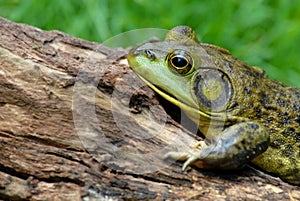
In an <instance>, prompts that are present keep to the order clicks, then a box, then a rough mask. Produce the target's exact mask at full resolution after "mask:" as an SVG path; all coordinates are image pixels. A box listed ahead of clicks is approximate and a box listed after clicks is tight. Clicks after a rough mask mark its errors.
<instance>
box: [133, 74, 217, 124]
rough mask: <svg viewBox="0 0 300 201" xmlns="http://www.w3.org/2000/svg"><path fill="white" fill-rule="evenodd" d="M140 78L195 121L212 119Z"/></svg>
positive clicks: (209, 115)
mask: <svg viewBox="0 0 300 201" xmlns="http://www.w3.org/2000/svg"><path fill="white" fill-rule="evenodd" d="M138 76H139V77H140V78H141V80H142V81H144V82H145V83H146V84H147V85H148V86H149V87H150V88H151V89H153V90H154V91H155V92H156V93H158V94H159V95H160V96H162V97H163V98H164V99H166V100H168V101H169V102H171V103H173V104H174V105H176V106H178V107H179V108H181V109H183V110H184V111H185V112H186V113H188V114H189V115H191V116H192V117H194V118H193V119H198V120H199V118H200V117H202V118H203V117H204V118H207V119H208V120H210V119H212V115H211V114H208V113H205V112H203V111H201V110H199V108H195V107H193V106H190V105H188V104H186V103H184V102H182V101H180V100H178V99H177V98H176V97H175V96H173V95H172V94H170V93H168V92H166V91H165V90H164V89H162V88H161V87H159V86H157V85H154V84H152V83H151V82H150V81H148V80H147V79H146V78H144V77H142V76H140V75H138Z"/></svg>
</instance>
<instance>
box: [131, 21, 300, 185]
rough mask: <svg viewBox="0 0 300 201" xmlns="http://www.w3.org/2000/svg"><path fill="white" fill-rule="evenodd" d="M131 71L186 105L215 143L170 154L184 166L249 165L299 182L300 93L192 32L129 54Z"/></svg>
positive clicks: (181, 31)
mask: <svg viewBox="0 0 300 201" xmlns="http://www.w3.org/2000/svg"><path fill="white" fill-rule="evenodd" d="M128 61H129V63H130V65H131V67H132V68H133V70H134V71H135V72H136V73H137V74H138V75H139V76H140V77H141V78H142V79H143V80H144V81H145V82H146V83H147V84H148V85H149V86H150V87H151V88H152V89H154V90H155V91H156V92H157V93H159V94H160V95H161V96H162V97H164V98H166V99H167V100H169V101H170V102H172V103H173V104H175V105H177V106H179V107H180V108H182V109H183V110H184V111H185V112H186V113H187V115H188V116H189V117H190V118H191V119H192V120H193V121H194V122H196V123H198V125H199V129H200V131H201V132H202V133H203V134H204V135H205V136H206V138H207V139H208V140H209V141H210V142H211V143H210V144H209V145H208V146H205V147H203V148H202V149H201V150H198V151H197V152H195V151H192V150H191V151H188V152H170V153H168V154H167V157H169V158H174V159H179V160H184V161H185V164H184V168H186V167H187V166H188V165H195V166H198V167H200V168H217V169H234V168H239V167H242V166H243V165H245V164H246V163H247V162H249V161H251V162H252V163H254V164H255V165H257V166H259V167H261V168H262V169H264V170H265V171H267V172H270V173H273V174H275V175H278V176H279V177H281V178H282V179H283V180H285V181H288V182H290V183H293V184H297V185H299V184H300V90H299V89H296V88H293V87H288V86H285V85H283V84H281V83H279V82H277V81H273V80H270V79H268V77H267V76H266V74H265V72H264V71H263V70H261V69H260V68H257V67H252V66H249V65H248V64H247V63H245V62H243V61H240V60H238V59H237V58H235V57H233V56H232V55H231V54H230V53H229V52H228V51H227V50H225V49H223V48H220V47H217V46H214V45H209V44H204V43H199V42H198V39H197V36H196V34H195V33H194V31H193V30H192V29H191V28H190V27H186V26H179V27H175V28H173V29H172V30H170V31H169V32H168V34H167V36H166V39H165V41H163V42H153V43H145V44H142V45H140V46H138V47H137V48H135V49H133V50H132V51H131V52H130V53H129V55H128Z"/></svg>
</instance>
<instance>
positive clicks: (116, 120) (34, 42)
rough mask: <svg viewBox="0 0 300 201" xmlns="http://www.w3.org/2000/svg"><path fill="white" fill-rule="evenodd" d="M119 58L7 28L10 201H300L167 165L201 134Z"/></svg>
mask: <svg viewBox="0 0 300 201" xmlns="http://www.w3.org/2000/svg"><path fill="white" fill-rule="evenodd" d="M126 54H127V50H124V49H121V48H118V49H110V48H108V47H105V46H104V45H102V44H98V43H93V42H88V41H84V40H81V39H77V38H74V37H71V36H68V35H66V34H64V33H62V32H59V31H42V30H40V29H37V28H34V27H31V26H28V25H24V24H17V23H13V22H10V21H8V20H6V19H3V18H0V198H1V199H2V200H72V201H74V200H299V199H300V188H299V187H297V186H293V185H290V184H287V183H285V182H283V181H281V180H280V179H278V178H276V177H273V176H270V175H268V174H266V173H264V172H262V171H260V170H257V169H255V168H253V167H250V166H247V167H245V168H244V169H242V170H238V171H227V172H222V171H204V170H199V169H195V168H190V167H189V168H188V170H187V171H185V172H182V171H181V166H182V163H179V162H175V163H172V162H170V161H165V160H163V159H162V157H161V156H162V155H163V154H164V153H166V152H167V151H168V150H174V149H181V148H185V145H191V144H192V142H193V141H194V139H195V138H199V137H198V136H195V134H193V133H195V130H196V128H195V126H194V125H193V124H192V123H190V122H189V121H188V120H186V118H185V116H184V114H181V112H180V110H179V109H178V108H176V107H175V106H172V105H171V104H169V103H167V102H166V101H164V100H163V99H162V98H160V97H159V96H158V95H156V94H155V93H154V92H153V91H152V90H150V89H149V88H148V87H147V86H145V84H143V83H142V82H141V81H140V80H139V79H138V78H137V77H136V76H135V74H134V73H133V72H132V70H131V69H130V67H129V66H128V64H127V60H126Z"/></svg>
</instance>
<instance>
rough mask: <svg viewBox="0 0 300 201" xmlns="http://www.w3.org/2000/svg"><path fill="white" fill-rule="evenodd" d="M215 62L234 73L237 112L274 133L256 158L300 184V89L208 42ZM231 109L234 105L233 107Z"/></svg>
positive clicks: (254, 161) (257, 162)
mask: <svg viewBox="0 0 300 201" xmlns="http://www.w3.org/2000/svg"><path fill="white" fill-rule="evenodd" d="M204 48H205V49H206V50H207V52H208V53H209V54H210V55H214V58H216V60H215V63H216V64H217V65H219V66H223V70H224V71H226V74H227V75H229V77H231V81H232V83H233V86H234V87H235V89H234V91H235V93H236V94H238V95H237V97H236V99H235V101H236V103H234V104H233V105H234V109H233V111H229V112H230V113H231V114H233V115H234V116H238V117H242V119H244V118H246V119H248V120H251V121H256V122H258V123H260V124H262V125H264V126H265V127H266V129H268V131H269V134H270V146H269V148H268V149H267V151H265V152H264V153H263V154H261V155H259V156H258V157H257V158H255V159H254V160H253V163H254V164H256V165H257V166H259V167H261V168H262V169H264V170H266V171H268V172H271V173H275V174H276V175H280V177H282V178H284V179H285V180H287V181H290V182H291V183H296V184H300V89H298V88H294V87H289V86H286V85H284V84H282V83H280V82H277V81H274V80H271V79H269V78H268V77H267V76H266V74H265V72H264V71H263V70H261V69H260V68H257V67H252V66H249V65H248V64H247V63H245V62H243V61H240V60H238V59H236V58H235V57H233V56H232V55H231V54H230V53H229V52H226V50H224V49H222V48H221V49H219V48H216V47H214V46H211V45H206V44H204ZM229 110H230V108H229Z"/></svg>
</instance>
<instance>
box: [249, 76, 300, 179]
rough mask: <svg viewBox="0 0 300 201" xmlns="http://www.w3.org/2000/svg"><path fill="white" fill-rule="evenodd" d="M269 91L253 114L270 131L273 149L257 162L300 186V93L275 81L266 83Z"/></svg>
mask: <svg viewBox="0 0 300 201" xmlns="http://www.w3.org/2000/svg"><path fill="white" fill-rule="evenodd" d="M265 87H266V88H265V90H263V91H260V92H259V94H258V95H259V97H260V98H259V99H258V101H257V102H256V103H255V102H254V103H253V110H254V111H255V118H256V119H258V120H259V121H260V122H261V123H262V124H263V125H264V126H265V127H266V128H267V129H268V130H269V133H270V146H269V148H268V149H267V151H266V152H264V153H263V154H261V155H260V156H258V157H257V158H255V160H254V161H253V162H254V163H255V164H256V165H258V166H260V167H262V168H263V169H265V170H267V171H270V172H273V173H276V174H277V175H281V177H282V178H285V179H286V180H287V181H292V183H298V184H300V90H299V89H296V88H293V87H287V86H285V85H282V84H281V83H278V82H276V81H272V80H267V81H265ZM259 105H260V107H258V106H259Z"/></svg>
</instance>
